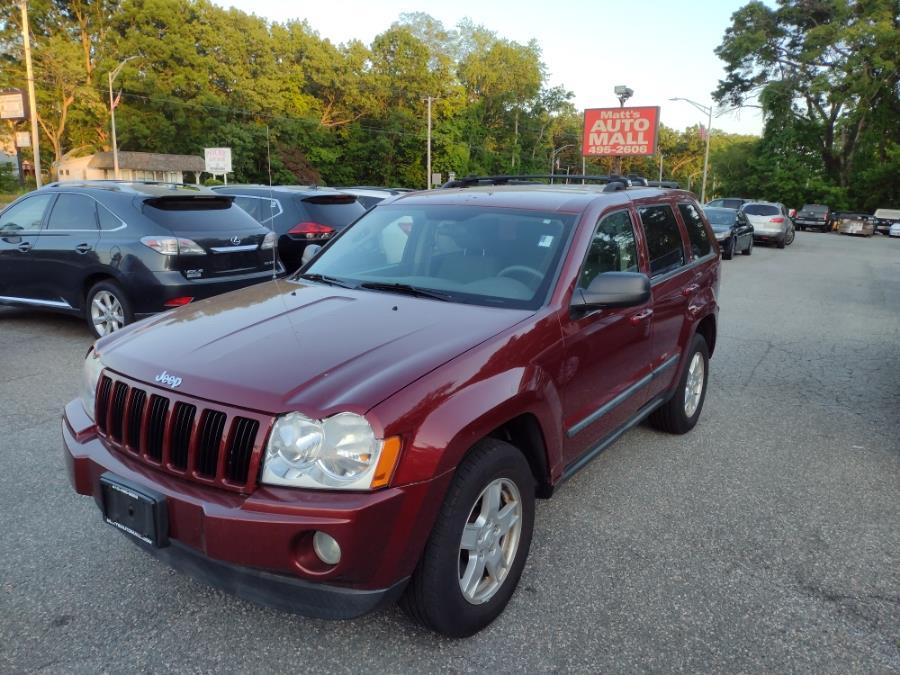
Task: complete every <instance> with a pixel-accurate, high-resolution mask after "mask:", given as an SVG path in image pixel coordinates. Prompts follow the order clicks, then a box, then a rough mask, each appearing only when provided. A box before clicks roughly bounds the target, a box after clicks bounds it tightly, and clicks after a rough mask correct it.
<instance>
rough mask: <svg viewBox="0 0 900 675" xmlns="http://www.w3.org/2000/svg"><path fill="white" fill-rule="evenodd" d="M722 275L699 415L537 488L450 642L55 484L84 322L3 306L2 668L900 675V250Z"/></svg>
mask: <svg viewBox="0 0 900 675" xmlns="http://www.w3.org/2000/svg"><path fill="white" fill-rule="evenodd" d="M723 265H724V271H723V283H722V292H721V298H720V302H721V307H722V309H721V314H720V324H719V326H720V328H719V331H720V336H719V344H718V346H717V350H716V353H715V355H714V357H713V360H712V365H711V376H710V383H709V394H708V397H707V400H706V407H705V410H704V413H703V416H702V417H701V420H700V423H699V425H698V426H697V428H696V429H695V430H694V431H693V432H692V433H690V434H688V435H687V436H684V437H673V436H667V435H665V434H661V433H657V432H655V431H653V430H651V429H649V428H646V427H640V428H638V429H636V430H633V431H631V432H629V433H628V434H626V435H625V436H624V437H623V438H622V439H621V440H620V441H619V442H618V443H617V444H615V445H614V446H612V447H611V448H610V449H608V450H607V451H606V452H605V453H603V454H602V455H601V456H600V457H598V458H597V459H596V460H595V461H594V462H593V463H592V464H591V465H590V466H589V467H588V468H587V469H585V470H584V471H582V472H581V473H580V474H579V475H577V476H576V477H575V478H574V479H572V480H571V481H570V482H569V483H567V484H566V485H564V486H563V488H562V489H561V490H560V491H559V492H558V493H557V495H556V496H555V497H554V498H553V499H551V500H549V501H547V502H541V503H540V504H539V505H538V511H537V522H536V526H535V534H534V542H533V544H532V550H531V555H530V558H529V562H528V564H527V566H526V569H525V573H524V576H523V578H522V581H521V584H520V586H519V590H518V592H517V593H516V594H515V595H514V597H513V599H512V601H511V603H510V605H509V607H508V608H507V610H506V612H505V614H503V615H502V616H501V617H500V619H499V620H498V621H496V622H495V623H494V624H493V625H491V626H490V627H489V628H488V629H486V630H485V631H483V632H482V633H480V634H478V635H476V636H475V637H473V638H470V639H467V640H461V641H452V640H446V639H442V638H437V637H435V636H434V635H433V634H431V633H429V632H427V631H424V630H420V629H418V628H416V627H415V626H413V625H412V624H411V623H409V622H408V621H407V620H406V618H405V617H404V615H403V614H402V613H401V612H400V611H399V610H398V609H396V608H391V609H388V610H384V611H382V612H380V613H377V614H374V615H370V616H368V617H365V618H363V619H358V620H354V621H349V622H325V621H317V620H310V619H304V618H302V617H297V616H294V615H288V614H283V613H279V612H275V611H271V610H268V609H265V608H261V607H257V606H254V605H252V604H249V603H247V602H244V601H242V600H238V599H236V598H233V597H230V596H227V595H224V594H222V593H219V592H218V591H214V590H211V589H209V588H207V587H205V586H203V585H202V584H199V583H196V582H193V581H191V580H190V579H188V578H186V577H183V576H180V575H177V574H175V573H174V572H171V571H170V570H169V569H167V568H165V567H164V566H162V565H161V564H160V563H158V562H156V561H154V560H152V559H150V558H149V557H147V556H145V555H144V554H143V553H142V552H140V551H139V550H138V549H137V548H136V547H134V546H132V545H131V544H130V543H128V542H127V541H126V540H125V539H124V538H123V536H121V535H119V534H118V533H116V532H115V531H113V529H112V528H110V527H108V526H107V525H104V524H103V523H102V522H101V519H100V515H99V512H98V511H97V509H96V507H95V505H94V503H93V501H92V500H90V499H87V498H84V497H79V496H77V495H75V494H74V493H73V492H72V490H71V489H70V487H69V484H68V480H67V478H66V473H65V468H64V464H63V461H62V455H61V443H60V433H59V416H60V413H61V410H62V407H63V405H64V404H65V403H66V402H67V401H68V400H70V399H71V398H73V397H74V396H75V395H76V393H77V390H78V382H79V375H80V367H81V360H82V357H83V356H84V353H85V351H86V350H87V348H88V346H89V344H90V338H89V335H88V332H87V329H86V327H85V326H84V325H83V323H82V322H80V321H77V320H75V319H70V318H65V317H57V316H52V315H44V314H38V313H34V312H30V311H20V310H11V309H0V398H2V401H3V405H2V408H0V532H2V541H3V545H2V546H0V672H4V673H18V672H29V673H35V672H53V673H57V672H84V673H88V672H91V673H94V672H125V671H141V672H217V673H223V672H261V671H267V672H300V671H309V672H317V673H331V672H360V671H369V672H417V673H421V672H438V671H454V672H483V671H492V672H504V673H505V672H517V673H521V672H527V673H537V672H549V671H567V672H568V671H572V672H606V671H613V672H635V671H675V670H687V671H695V672H696V671H702V672H712V671H718V672H725V671H727V672H735V671H743V672H746V671H761V670H775V671H782V672H784V671H806V672H817V673H824V672H835V673H847V672H867V673H868V672H898V671H900V240H889V239H887V238H886V237H882V236H878V237H874V238H872V239H851V238H848V237H842V236H838V235H825V234H817V233H800V232H798V233H797V238H796V241H795V242H794V244H793V245H792V246H790V247H789V248H788V249H786V250H783V251H780V250H777V249H775V248H765V247H762V246H760V247H756V248H754V251H753V255H752V256H751V257H750V258H747V257H744V256H737V257H736V259H735V260H732V261H728V262H724V263H723Z"/></svg>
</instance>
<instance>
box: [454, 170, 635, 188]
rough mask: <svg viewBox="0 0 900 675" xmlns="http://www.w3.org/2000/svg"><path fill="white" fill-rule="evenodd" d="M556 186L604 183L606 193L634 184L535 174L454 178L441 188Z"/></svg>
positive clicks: (612, 178) (611, 178)
mask: <svg viewBox="0 0 900 675" xmlns="http://www.w3.org/2000/svg"><path fill="white" fill-rule="evenodd" d="M548 181H549V183H550V184H555V183H554V182H553V181H565V184H569V185H572V184H573V181H574V183H577V182H578V181H581V182H582V183H584V182H591V183H604V184H606V189H605V190H604V192H615V191H617V190H624V189H625V188H628V187H631V186H632V184H633V182H632V180H631V179H629V178H626V177H625V176H617V175H611V176H602V175H599V176H588V175H582V174H565V173H559V174H557V173H535V174H521V175H500V176H465V177H464V178H454V179H453V180H448V181H447V182H446V183H444V184H443V185H442V186H441V187H443V188H467V187H477V186H479V185H541V184H543V183H546V182H548Z"/></svg>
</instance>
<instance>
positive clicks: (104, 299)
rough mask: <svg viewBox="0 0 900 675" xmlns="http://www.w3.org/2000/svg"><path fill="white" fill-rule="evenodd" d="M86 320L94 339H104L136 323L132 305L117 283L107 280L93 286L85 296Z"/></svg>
mask: <svg viewBox="0 0 900 675" xmlns="http://www.w3.org/2000/svg"><path fill="white" fill-rule="evenodd" d="M84 311H85V319H86V320H87V324H88V327H89V328H90V329H91V333H93V335H94V337H98V338H100V337H103V336H104V335H109V334H110V333H114V332H116V331H117V330H119V329H121V328H123V327H124V326H127V325H128V324H129V323H131V322H132V321H134V313H133V312H132V311H131V303H130V302H129V301H128V297H127V296H126V295H125V292H124V291H123V290H122V287H121V286H119V284H117V283H116V282H115V281H112V280H105V281H101V282H99V283H96V284H94V285H93V286H91V290H89V291H88V293H87V296H85V310H84Z"/></svg>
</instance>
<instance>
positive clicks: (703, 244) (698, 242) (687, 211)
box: [678, 204, 712, 259]
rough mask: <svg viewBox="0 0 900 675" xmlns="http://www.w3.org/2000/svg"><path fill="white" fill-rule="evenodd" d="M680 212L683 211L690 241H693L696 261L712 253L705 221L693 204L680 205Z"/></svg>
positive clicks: (692, 246)
mask: <svg viewBox="0 0 900 675" xmlns="http://www.w3.org/2000/svg"><path fill="white" fill-rule="evenodd" d="M678 210H679V211H681V219H682V220H683V221H684V226H685V228H687V233H688V239H690V241H691V253H692V254H693V256H694V258H695V259H696V258H702V257H703V256H705V255H707V254H708V253H709V252H711V251H712V245H711V244H710V243H709V236H708V235H707V234H706V226H705V225H704V224H703V219H702V218H701V217H700V213H699V212H698V211H697V207H696V206H694V205H693V204H679V205H678Z"/></svg>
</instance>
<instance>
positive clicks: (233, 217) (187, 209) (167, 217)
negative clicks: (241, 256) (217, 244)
mask: <svg viewBox="0 0 900 675" xmlns="http://www.w3.org/2000/svg"><path fill="white" fill-rule="evenodd" d="M143 212H144V215H145V216H147V217H148V218H149V219H150V220H152V221H153V222H154V223H156V224H157V225H162V226H163V227H166V228H169V229H170V230H172V232H174V233H176V234H177V233H178V232H196V231H198V230H205V231H210V232H213V231H220V230H224V231H229V230H232V229H234V228H240V229H244V230H246V229H248V228H250V227H253V226H256V227H259V224H258V223H257V222H256V221H255V220H253V218H252V217H251V216H249V215H248V214H247V213H246V212H245V211H244V210H243V209H241V208H240V207H238V206H237V205H236V204H233V203H232V201H231V197H202V198H197V197H194V198H191V197H162V198H155V199H148V200H146V201H145V202H144V209H143Z"/></svg>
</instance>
